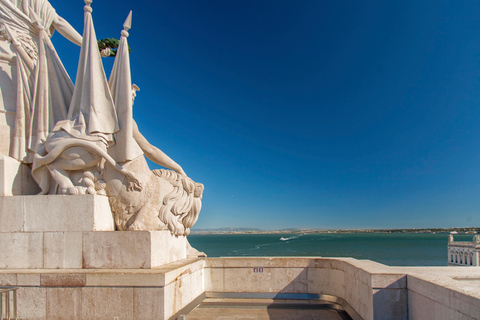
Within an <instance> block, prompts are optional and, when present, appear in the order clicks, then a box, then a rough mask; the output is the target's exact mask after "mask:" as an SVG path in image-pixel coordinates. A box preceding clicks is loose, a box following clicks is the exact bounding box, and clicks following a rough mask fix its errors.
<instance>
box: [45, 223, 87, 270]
mask: <svg viewBox="0 0 480 320" xmlns="http://www.w3.org/2000/svg"><path fill="white" fill-rule="evenodd" d="M44 268H45V269H75V268H82V232H45V233H44Z"/></svg>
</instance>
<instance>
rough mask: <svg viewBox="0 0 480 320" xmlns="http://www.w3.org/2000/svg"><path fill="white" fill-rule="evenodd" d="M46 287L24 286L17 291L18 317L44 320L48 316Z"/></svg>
mask: <svg viewBox="0 0 480 320" xmlns="http://www.w3.org/2000/svg"><path fill="white" fill-rule="evenodd" d="M46 298H47V290H46V288H38V287H23V288H20V289H18V291H17V308H18V318H19V319H28V320H44V319H47V316H46V300H47V299H46Z"/></svg>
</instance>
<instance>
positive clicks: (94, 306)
mask: <svg viewBox="0 0 480 320" xmlns="http://www.w3.org/2000/svg"><path fill="white" fill-rule="evenodd" d="M133 290H134V289H133V288H118V287H117V288H102V287H85V288H83V289H82V319H91V320H103V319H118V320H131V319H136V318H135V317H134V314H133Z"/></svg>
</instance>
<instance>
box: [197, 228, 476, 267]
mask: <svg viewBox="0 0 480 320" xmlns="http://www.w3.org/2000/svg"><path fill="white" fill-rule="evenodd" d="M188 239H189V241H190V244H191V245H192V246H193V247H194V248H196V249H198V250H199V251H203V252H205V253H206V254H207V256H209V257H235V256H241V257H255V256H270V257H275V256H292V257H295V256H297V257H298V256H308V257H312V256H313V257H318V256H320V257H352V258H356V259H369V260H373V261H377V262H380V263H383V264H386V265H389V266H446V265H447V243H448V234H447V233H437V234H433V233H321V234H192V235H190V236H188ZM471 239H472V235H459V236H455V240H463V241H471Z"/></svg>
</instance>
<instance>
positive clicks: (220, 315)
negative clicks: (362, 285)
mask: <svg viewBox="0 0 480 320" xmlns="http://www.w3.org/2000/svg"><path fill="white" fill-rule="evenodd" d="M184 319H186V320H210V319H219V320H234V319H235V320H236V319H258V320H267V319H275V320H277V319H278V320H287V319H288V320H294V319H299V320H300V319H302V320H303V319H305V320H311V319H322V320H350V319H351V318H350V317H349V316H348V314H347V313H346V312H345V311H343V309H342V307H341V306H339V305H337V304H334V303H330V302H326V301H321V300H286V299H240V298H206V299H205V300H203V301H202V303H201V304H200V305H199V306H197V307H196V308H195V309H194V310H192V311H191V312H190V313H189V314H188V315H186V317H185V318H184Z"/></svg>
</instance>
